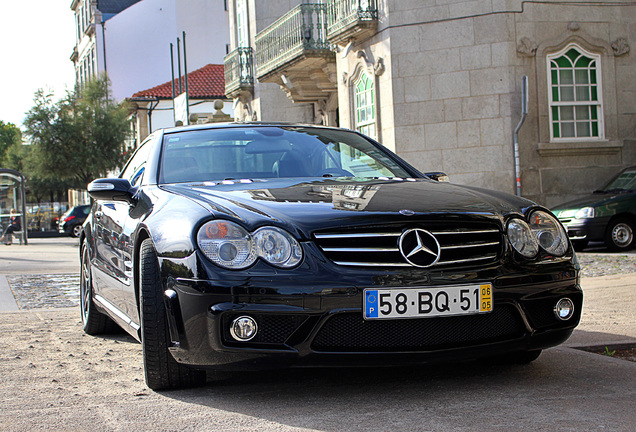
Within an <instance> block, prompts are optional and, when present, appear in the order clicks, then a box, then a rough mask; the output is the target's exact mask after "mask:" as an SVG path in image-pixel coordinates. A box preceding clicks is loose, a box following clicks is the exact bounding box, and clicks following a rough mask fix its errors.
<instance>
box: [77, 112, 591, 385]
mask: <svg viewBox="0 0 636 432" xmlns="http://www.w3.org/2000/svg"><path fill="white" fill-rule="evenodd" d="M432 178H438V179H441V178H443V176H442V175H441V174H440V173H435V174H433V175H431V177H430V178H429V177H428V176H426V175H424V174H422V173H420V172H418V171H417V170H416V169H414V168H413V167H412V166H410V165H409V164H408V163H406V162H405V161H404V160H402V159H400V158H399V157H398V156H396V155H395V154H393V153H391V152H390V151H388V150H387V149H386V148H384V147H383V146H382V145H380V144H379V143H377V142H375V141H373V140H371V139H370V138H368V137H366V136H364V135H361V134H359V133H357V132H353V131H349V130H344V129H337V128H327V127H319V126H301V125H285V124H277V123H272V124H266V123H247V124H241V123H237V124H217V125H203V126H190V127H182V128H174V129H167V130H160V131H157V132H155V133H153V134H152V135H151V136H150V137H149V138H148V139H147V140H146V141H145V142H144V143H142V144H141V145H140V147H139V148H138V149H137V150H136V152H135V154H134V155H133V156H132V158H131V160H130V161H129V162H128V164H127V165H126V166H125V168H124V169H123V171H122V173H121V174H120V176H119V177H118V178H106V179H98V180H95V181H93V182H92V183H91V184H90V185H89V186H88V191H89V193H90V195H91V196H92V197H93V198H94V200H95V202H94V204H93V207H92V211H91V213H90V215H89V217H88V220H87V223H86V224H85V225H84V230H83V232H82V233H81V238H80V241H81V243H80V244H81V249H80V254H81V278H80V299H81V316H82V322H83V326H84V331H85V332H86V333H88V334H99V333H102V332H105V331H108V330H109V328H110V327H111V325H112V324H113V321H114V322H115V323H117V324H118V325H119V326H121V327H123V328H124V329H125V330H126V331H128V332H129V333H130V334H131V335H132V336H133V337H135V338H137V339H138V340H139V341H140V342H141V344H142V350H143V362H144V370H145V377H146V383H147V385H148V386H149V387H150V388H152V389H164V388H176V387H187V386H194V385H199V384H202V383H204V382H205V372H204V371H205V369H216V370H246V369H264V368H280V367H286V366H313V365H320V366H325V365H330V366H349V367H351V366H367V365H399V364H421V363H428V362H440V361H449V360H453V361H461V360H472V359H476V358H484V357H487V358H496V359H497V360H502V359H503V360H505V361H510V362H530V361H533V360H534V359H536V358H537V357H538V356H539V354H540V353H541V350H542V349H544V348H547V347H551V346H554V345H557V344H560V343H562V342H563V341H565V340H566V339H567V338H568V337H569V336H570V334H571V333H572V331H573V329H574V328H575V327H576V325H577V324H578V322H579V319H580V316H581V305H582V299H583V294H582V292H581V288H580V285H579V266H578V263H577V261H576V258H575V255H574V252H573V250H572V247H571V245H570V243H569V241H568V238H567V235H566V233H565V230H564V228H563V226H562V225H561V224H560V223H559V221H558V220H557V219H556V218H555V217H554V216H553V215H552V214H551V213H550V211H549V210H547V209H545V208H543V207H541V206H538V205H536V204H535V203H533V202H531V201H528V200H526V199H523V198H519V197H515V196H512V195H508V194H505V193H501V192H492V191H487V190H483V189H479V188H475V187H467V186H457V185H453V184H451V183H448V182H441V181H435V180H433V179H432Z"/></svg>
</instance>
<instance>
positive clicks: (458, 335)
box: [311, 305, 525, 352]
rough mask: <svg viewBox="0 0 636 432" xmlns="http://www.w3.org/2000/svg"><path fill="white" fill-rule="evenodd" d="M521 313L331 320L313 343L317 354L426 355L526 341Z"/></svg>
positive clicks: (501, 310)
mask: <svg viewBox="0 0 636 432" xmlns="http://www.w3.org/2000/svg"><path fill="white" fill-rule="evenodd" d="M524 334H525V327H524V325H523V322H522V320H521V317H520V315H519V313H518V311H517V310H516V309H515V308H514V307H512V306H510V305H500V306H498V307H496V308H495V309H494V310H493V311H492V312H491V313H488V314H480V315H466V316H454V317H444V318H433V319H432V318H416V319H401V320H374V321H365V320H364V319H363V318H362V314H361V313H341V314H336V315H333V316H332V317H330V318H329V319H328V320H327V321H326V322H325V324H324V325H323V326H322V327H321V329H320V331H319V332H318V334H317V335H316V337H315V338H314V340H313V342H312V345H311V347H312V349H313V350H314V351H317V352H393V351H404V352H422V351H434V350H440V349H449V348H453V347H457V346H466V345H477V344H482V343H492V342H498V341H503V340H510V339H517V338H521V337H523V336H524Z"/></svg>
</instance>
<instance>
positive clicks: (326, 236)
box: [314, 232, 402, 239]
mask: <svg viewBox="0 0 636 432" xmlns="http://www.w3.org/2000/svg"><path fill="white" fill-rule="evenodd" d="M401 234H402V233H401V232H395V233H352V234H314V237H316V238H317V239H335V238H363V237H369V238H371V237H399V236H400V235H401Z"/></svg>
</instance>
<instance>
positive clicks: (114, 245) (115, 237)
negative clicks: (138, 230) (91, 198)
mask: <svg viewBox="0 0 636 432" xmlns="http://www.w3.org/2000/svg"><path fill="white" fill-rule="evenodd" d="M150 141H151V140H150V139H149V140H146V141H144V142H143V143H142V144H141V146H140V147H139V148H138V149H137V151H136V152H135V154H134V155H133V156H132V158H131V159H130V161H129V162H128V164H126V167H125V168H124V170H123V171H122V173H121V175H120V178H125V179H127V180H128V181H129V182H130V183H131V185H132V186H133V187H137V186H139V185H140V184H141V182H142V180H143V175H144V172H145V168H146V160H147V157H148V151H149V148H150V145H149V143H150ZM95 205H96V206H97V207H96V211H95V222H94V225H95V228H94V230H95V249H96V250H95V271H94V281H95V285H96V288H97V290H98V293H99V295H101V296H102V297H104V298H105V299H106V300H108V301H109V302H110V303H111V304H112V306H114V307H115V308H117V309H118V310H119V311H120V312H123V313H124V314H125V315H126V316H128V317H129V318H132V317H131V315H130V312H131V308H130V305H129V298H128V297H129V296H128V295H127V293H130V292H131V290H132V291H133V297H134V285H133V282H134V281H133V277H134V274H133V267H134V266H133V262H132V245H131V239H130V235H131V232H132V230H133V229H134V228H132V227H131V226H130V224H129V223H127V222H128V221H129V220H130V212H131V209H132V206H131V205H130V204H128V203H126V202H121V201H98V202H97V203H96V204H95ZM135 311H136V307H135ZM134 315H136V314H133V316H134Z"/></svg>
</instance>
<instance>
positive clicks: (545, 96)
mask: <svg viewBox="0 0 636 432" xmlns="http://www.w3.org/2000/svg"><path fill="white" fill-rule="evenodd" d="M228 3H229V10H230V34H231V46H232V51H231V53H230V54H229V55H228V56H227V57H226V58H225V66H226V93H227V94H228V96H230V97H232V98H234V99H236V100H237V102H236V104H235V105H236V111H235V117H237V118H247V117H249V118H252V119H258V120H284V121H297V120H300V121H308V122H311V123H323V124H330V125H340V126H344V127H348V128H352V129H356V130H359V131H361V132H363V133H365V134H367V135H370V136H372V137H374V138H376V139H378V140H379V141H380V142H382V143H383V144H384V145H385V146H387V147H388V148H390V149H392V150H394V151H396V152H397V153H398V154H399V155H401V156H402V157H404V158H405V159H406V160H408V161H409V162H411V163H412V164H413V165H414V166H416V167H417V168H419V169H420V170H422V171H445V172H447V173H448V174H449V175H450V176H451V180H452V181H453V182H456V183H463V184H471V185H475V186H480V187H486V188H491V189H497V190H502V191H506V192H511V193H515V192H516V191H517V187H519V188H520V192H521V194H522V195H524V196H526V197H528V198H531V199H533V200H535V201H537V202H539V203H541V204H544V205H548V206H552V205H555V204H557V203H559V202H562V201H565V200H568V199H571V198H575V197H577V196H580V195H582V194H585V193H589V192H590V191H592V190H594V189H597V188H598V187H600V186H601V185H602V184H603V183H604V182H605V181H607V180H609V178H610V177H611V176H612V175H613V174H614V173H616V172H618V171H619V170H620V169H621V168H624V167H626V166H630V165H635V164H636V137H635V136H636V109H635V108H634V107H636V79H634V78H635V75H636V61H635V57H634V54H633V53H631V52H630V48H631V46H632V45H633V44H634V43H635V42H636V30H634V29H636V5H635V4H634V2H631V1H595V2H579V1H567V0H566V1H559V2H544V1H537V2H534V1H522V0H487V1H485V0H466V1H462V0H436V1H410V0H324V1H323V2H316V3H307V2H304V3H299V2H298V1H283V0H280V1H268V2H259V1H257V0H229V1H228ZM523 77H527V89H528V91H527V115H522V91H523V88H524V87H525V85H524V84H523V83H524V81H523ZM281 97H285V98H286V99H287V101H285V102H284V103H283V101H282V100H281ZM515 132H516V133H517V136H518V140H517V141H518V153H517V155H518V157H517V158H515V149H514V145H513V143H514V141H515V140H514V136H515ZM517 161H518V163H517V164H516V163H515V162H517ZM517 179H518V180H517Z"/></svg>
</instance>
